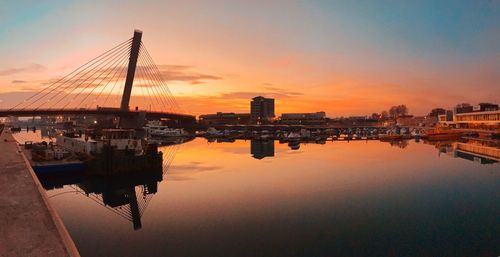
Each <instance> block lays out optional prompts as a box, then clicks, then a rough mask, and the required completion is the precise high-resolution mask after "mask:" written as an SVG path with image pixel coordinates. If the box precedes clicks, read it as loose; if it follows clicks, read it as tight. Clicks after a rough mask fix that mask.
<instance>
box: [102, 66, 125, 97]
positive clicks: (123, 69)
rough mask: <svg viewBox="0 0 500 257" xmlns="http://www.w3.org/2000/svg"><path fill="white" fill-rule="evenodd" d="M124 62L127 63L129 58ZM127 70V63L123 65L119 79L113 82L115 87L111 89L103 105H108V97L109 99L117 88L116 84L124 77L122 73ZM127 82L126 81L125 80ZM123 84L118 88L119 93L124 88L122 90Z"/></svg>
mask: <svg viewBox="0 0 500 257" xmlns="http://www.w3.org/2000/svg"><path fill="white" fill-rule="evenodd" d="M124 64H127V59H125V63H124ZM126 70H127V65H124V66H123V67H122V69H121V70H120V74H118V78H117V80H115V83H113V87H112V88H111V91H109V93H108V95H107V96H106V99H105V100H104V103H103V106H106V103H107V102H108V99H109V96H110V95H111V94H112V93H113V92H114V89H115V86H116V84H117V83H118V81H121V78H122V74H123V72H124V71H126ZM123 78H124V77H123ZM123 83H125V81H124V82H123ZM120 88H121V86H120V87H119V88H118V93H119V92H120V91H123V90H120Z"/></svg>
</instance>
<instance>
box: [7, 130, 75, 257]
mask: <svg viewBox="0 0 500 257" xmlns="http://www.w3.org/2000/svg"><path fill="white" fill-rule="evenodd" d="M18 256H19V257H25V256H26V257H38V256H40V257H42V256H43V257H46V256H50V257H66V256H68V257H79V253H78V251H77V249H76V247H75V245H74V243H73V240H72V239H71V237H70V235H69V233H68V232H67V230H66V228H65V227H64V224H63V223H62V221H61V219H60V218H59V216H58V215H57V213H56V212H55V210H54V209H53V208H52V207H51V205H50V203H49V200H48V198H47V195H46V194H45V191H44V190H43V188H42V186H41V185H40V182H39V181H38V178H37V177H36V175H35V173H34V172H33V170H32V169H31V166H29V165H28V162H27V160H26V158H25V157H24V155H23V154H22V153H21V152H20V151H19V147H18V145H17V143H16V142H15V140H14V138H13V137H12V134H10V131H8V130H5V131H3V133H1V135H0V257H18Z"/></svg>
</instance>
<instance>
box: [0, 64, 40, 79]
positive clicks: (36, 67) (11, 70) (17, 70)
mask: <svg viewBox="0 0 500 257" xmlns="http://www.w3.org/2000/svg"><path fill="white" fill-rule="evenodd" d="M45 69H46V68H45V66H43V65H41V64H37V63H32V64H30V65H27V66H25V67H21V68H7V69H3V70H0V76H9V75H12V74H17V73H23V72H39V71H43V70H45Z"/></svg>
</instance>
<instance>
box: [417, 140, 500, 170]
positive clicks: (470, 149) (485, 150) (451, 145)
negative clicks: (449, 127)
mask: <svg viewBox="0 0 500 257" xmlns="http://www.w3.org/2000/svg"><path fill="white" fill-rule="evenodd" d="M426 143H428V144H432V145H434V146H435V147H436V148H437V149H438V152H439V154H441V153H442V154H446V155H448V156H450V157H454V158H461V159H465V160H469V161H474V162H478V163H480V164H492V163H498V162H499V161H500V156H499V153H500V147H499V146H498V145H491V144H490V143H488V142H481V141H480V140H474V139H471V140H464V141H463V142H455V141H436V142H429V141H428V142H426Z"/></svg>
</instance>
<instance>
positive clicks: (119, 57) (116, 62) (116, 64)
mask: <svg viewBox="0 0 500 257" xmlns="http://www.w3.org/2000/svg"><path fill="white" fill-rule="evenodd" d="M125 52H127V51H125ZM126 58H127V55H122V56H118V59H116V61H115V62H114V63H113V64H111V65H115V66H114V67H113V69H112V70H111V72H109V73H107V74H106V76H105V77H104V78H102V79H101V81H100V82H99V83H98V85H100V84H101V83H102V82H103V81H105V80H106V79H108V77H109V75H110V74H111V73H112V72H113V71H115V70H116V69H117V67H119V65H120V63H121V62H122V61H123V59H125V60H126ZM108 69H109V68H108ZM104 71H106V69H105V70H104ZM114 73H116V71H115V72H114ZM98 78H99V77H98ZM94 82H95V80H94V81H93V82H92V83H90V84H89V85H92V84H93V83H94ZM107 85H108V83H106V86H107ZM106 86H105V87H103V89H104V88H106ZM97 87H98V86H95V87H93V88H92V90H91V91H90V92H89V93H88V94H87V95H86V96H85V98H83V99H82V101H81V102H80V104H79V106H81V104H83V102H85V100H87V98H88V97H89V96H90V95H91V94H92V93H93V92H94V90H95V89H96V88H97ZM101 92H102V90H101ZM99 95H100V94H99ZM96 100H97V98H95V99H94V102H95V101H96ZM77 107H78V106H77Z"/></svg>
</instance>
